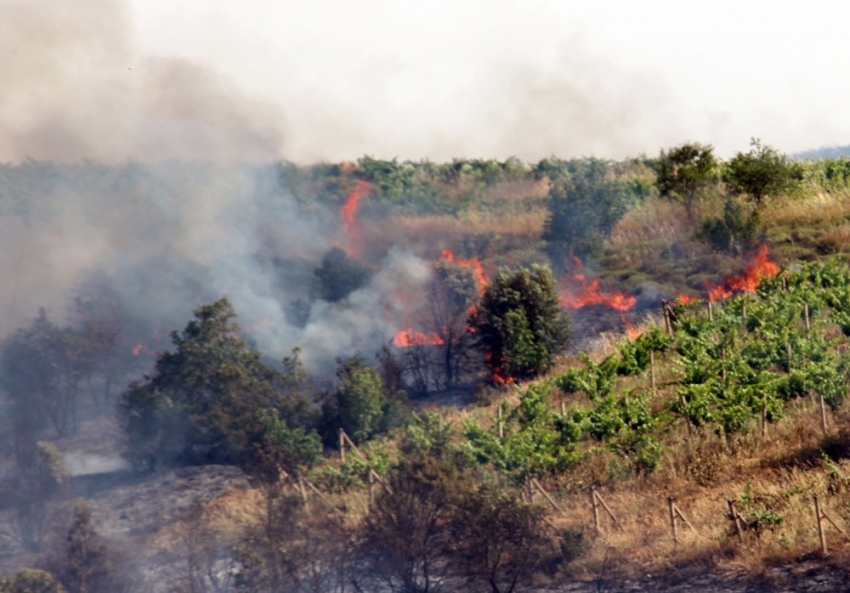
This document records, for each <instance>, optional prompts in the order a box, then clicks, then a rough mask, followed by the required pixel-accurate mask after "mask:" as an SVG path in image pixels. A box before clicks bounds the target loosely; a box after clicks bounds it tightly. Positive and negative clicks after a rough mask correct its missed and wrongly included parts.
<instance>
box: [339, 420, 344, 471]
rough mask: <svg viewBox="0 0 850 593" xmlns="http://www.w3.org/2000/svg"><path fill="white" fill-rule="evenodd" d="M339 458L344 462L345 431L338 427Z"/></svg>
mask: <svg viewBox="0 0 850 593" xmlns="http://www.w3.org/2000/svg"><path fill="white" fill-rule="evenodd" d="M339 459H340V461H341V462H342V463H345V431H343V430H342V429H341V428H340V429H339Z"/></svg>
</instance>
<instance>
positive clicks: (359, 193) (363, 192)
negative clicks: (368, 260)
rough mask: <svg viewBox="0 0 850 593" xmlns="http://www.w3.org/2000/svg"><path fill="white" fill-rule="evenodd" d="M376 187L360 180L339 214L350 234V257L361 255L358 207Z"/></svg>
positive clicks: (348, 250) (348, 248) (347, 249)
mask: <svg viewBox="0 0 850 593" xmlns="http://www.w3.org/2000/svg"><path fill="white" fill-rule="evenodd" d="M373 189H374V187H373V186H372V184H371V183H369V182H368V181H363V180H362V179H358V180H357V182H356V183H355V184H354V187H353V188H352V189H351V191H349V192H348V195H347V196H346V197H345V202H343V204H342V210H341V211H340V213H339V216H340V218H341V219H342V222H343V224H345V230H346V232H347V233H348V247H347V248H346V251H347V252H348V255H350V256H357V255H360V251H361V245H360V234H361V232H360V223H359V222H358V220H357V206H358V205H359V204H360V200H361V199H363V198H364V197H366V196H368V195H369V194H370V193H372V190H373Z"/></svg>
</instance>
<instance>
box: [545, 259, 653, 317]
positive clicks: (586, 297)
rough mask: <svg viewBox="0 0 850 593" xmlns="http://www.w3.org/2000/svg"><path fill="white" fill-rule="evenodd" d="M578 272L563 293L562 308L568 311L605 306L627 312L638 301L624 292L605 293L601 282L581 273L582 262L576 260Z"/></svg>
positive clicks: (568, 282) (568, 281) (570, 279)
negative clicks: (592, 306)
mask: <svg viewBox="0 0 850 593" xmlns="http://www.w3.org/2000/svg"><path fill="white" fill-rule="evenodd" d="M574 261H575V264H576V268H577V271H576V273H575V274H573V276H572V277H571V278H569V280H567V284H568V287H567V288H565V289H563V290H562V291H561V306H562V307H566V308H567V309H581V308H582V307H589V306H591V305H603V306H605V307H608V308H610V309H614V310H616V311H620V312H621V313H622V312H625V311H629V310H631V309H632V307H634V306H635V304H636V303H637V299H636V298H635V297H633V296H632V295H630V294H626V293H624V292H603V290H602V288H600V286H599V280H597V279H593V280H588V279H587V277H586V276H585V275H584V274H583V273H581V269H582V264H581V260H580V259H578V258H574Z"/></svg>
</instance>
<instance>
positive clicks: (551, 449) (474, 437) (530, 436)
mask: <svg viewBox="0 0 850 593" xmlns="http://www.w3.org/2000/svg"><path fill="white" fill-rule="evenodd" d="M550 391H551V385H549V384H547V383H546V382H541V383H532V384H530V385H529V386H528V387H527V388H526V389H524V390H518V393H519V397H520V403H519V405H518V406H517V407H516V408H515V409H513V410H511V411H510V412H509V413H508V414H507V415H506V416H505V418H504V419H503V420H502V422H503V436H502V437H499V421H498V420H497V419H494V422H493V426H492V427H491V428H490V430H484V429H483V428H481V426H480V425H479V424H478V422H476V421H475V420H474V419H470V420H467V421H466V422H465V423H464V425H463V430H464V436H465V438H466V441H465V442H464V444H463V448H464V451H465V452H466V454H467V455H468V456H469V458H470V459H472V460H475V461H478V462H480V463H489V464H491V465H492V466H493V467H494V468H495V469H496V470H499V471H501V472H503V473H505V474H507V475H508V476H509V477H510V478H511V479H512V480H513V481H514V482H515V483H517V484H521V483H523V482H524V481H525V479H526V478H528V477H542V476H546V475H551V474H553V473H556V472H559V471H563V470H565V469H566V468H567V467H569V466H570V465H572V464H573V463H575V462H576V461H578V456H577V455H576V453H575V450H574V449H575V444H576V442H577V441H578V438H580V437H581V434H582V430H581V428H579V426H581V425H582V424H583V422H584V419H583V417H582V415H581V414H578V415H576V416H573V417H570V418H566V419H558V418H557V417H556V416H555V414H554V412H552V410H551V409H550V408H549V406H548V402H547V401H546V400H547V397H548V395H549V392H550Z"/></svg>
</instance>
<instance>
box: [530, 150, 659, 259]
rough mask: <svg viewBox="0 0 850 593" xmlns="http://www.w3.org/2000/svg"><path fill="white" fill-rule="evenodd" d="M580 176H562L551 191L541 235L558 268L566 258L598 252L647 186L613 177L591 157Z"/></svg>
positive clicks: (581, 256)
mask: <svg viewBox="0 0 850 593" xmlns="http://www.w3.org/2000/svg"><path fill="white" fill-rule="evenodd" d="M582 173H583V174H581V175H573V176H571V177H569V178H560V179H558V180H557V181H555V182H554V183H553V184H552V187H551V189H550V190H549V216H548V218H547V219H546V223H545V225H544V228H543V235H542V238H543V240H544V241H546V242H547V250H548V252H549V256H550V258H551V259H552V262H553V263H554V264H555V265H556V267H560V266H562V265H563V262H564V261H565V259H566V258H568V257H570V256H576V257H580V258H585V257H588V256H592V255H598V254H599V252H600V250H601V247H602V241H603V240H604V239H605V237H607V236H609V235H610V234H611V231H612V230H613V228H614V226H615V225H616V224H617V223H618V222H619V221H620V219H621V218H622V217H623V216H624V215H625V213H626V212H627V211H628V209H629V207H630V206H631V205H632V204H634V203H635V202H636V201H637V200H638V199H641V198H643V197H644V196H645V195H646V194H645V189H644V188H643V186H642V185H641V184H639V183H637V184H635V183H628V182H625V181H621V180H616V179H613V178H612V176H611V175H610V174H609V169H608V165H607V163H605V162H604V161H599V160H591V161H590V162H589V165H588V167H587V169H586V170H585V171H583V172H582Z"/></svg>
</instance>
